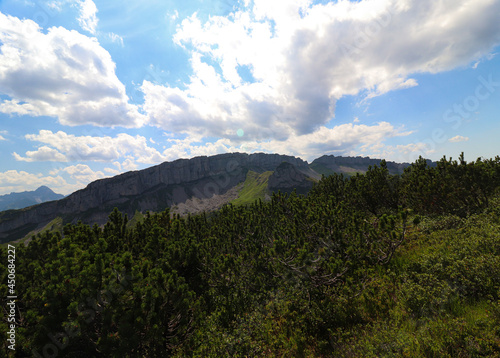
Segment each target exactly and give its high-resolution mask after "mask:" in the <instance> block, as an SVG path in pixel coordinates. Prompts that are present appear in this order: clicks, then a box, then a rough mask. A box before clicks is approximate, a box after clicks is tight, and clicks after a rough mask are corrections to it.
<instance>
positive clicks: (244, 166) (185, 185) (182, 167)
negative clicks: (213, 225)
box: [0, 153, 309, 242]
mask: <svg viewBox="0 0 500 358" xmlns="http://www.w3.org/2000/svg"><path fill="white" fill-rule="evenodd" d="M282 162H287V163H290V164H292V165H293V166H294V167H296V168H299V169H301V170H304V171H307V170H309V168H308V164H307V162H305V161H303V160H302V159H299V158H295V157H291V156H286V155H279V154H264V153H256V154H245V153H229V154H220V155H215V156H211V157H206V156H203V157H196V158H192V159H179V160H176V161H173V162H165V163H162V164H159V165H156V166H154V167H151V168H147V169H144V170H141V171H132V172H127V173H124V174H121V175H118V176H115V177H113V178H107V179H101V180H97V181H94V182H92V183H90V184H89V185H88V186H87V187H86V188H85V189H82V190H79V191H77V192H75V193H73V194H71V195H69V196H68V197H66V198H64V199H61V200H58V201H54V202H48V203H43V204H40V205H36V206H33V207H30V208H25V209H21V210H8V211H4V212H1V213H0V241H1V242H7V241H12V240H15V239H18V238H21V237H23V236H24V235H26V234H27V233H28V232H30V231H31V230H34V229H37V228H40V227H43V226H44V225H46V224H47V223H48V222H50V221H51V220H53V219H54V218H55V217H57V216H62V217H63V220H64V222H75V221H76V220H82V221H83V222H84V223H88V224H92V223H98V224H103V223H105V222H106V220H107V218H108V215H109V213H110V212H111V211H112V210H113V208H114V207H117V208H118V209H119V210H120V211H122V212H124V213H127V214H129V215H133V213H134V212H135V211H136V210H139V211H142V212H143V211H146V210H150V211H162V210H164V209H166V208H167V207H170V206H172V205H175V204H179V203H183V202H186V201H187V200H188V199H192V198H199V199H206V198H211V197H212V196H213V195H214V194H215V195H222V194H225V193H226V192H227V191H228V190H229V189H231V188H233V187H235V186H236V185H238V184H239V183H241V182H243V181H244V180H245V178H246V174H247V172H248V170H253V171H256V172H264V171H274V170H275V169H276V168H277V167H278V166H279V165H280V164H281V163H282Z"/></svg>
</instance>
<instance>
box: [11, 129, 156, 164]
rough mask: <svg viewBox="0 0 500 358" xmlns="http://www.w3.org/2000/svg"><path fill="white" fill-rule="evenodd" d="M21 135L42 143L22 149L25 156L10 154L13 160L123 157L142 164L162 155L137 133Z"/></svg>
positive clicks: (115, 158)
mask: <svg viewBox="0 0 500 358" xmlns="http://www.w3.org/2000/svg"><path fill="white" fill-rule="evenodd" d="M25 138H26V139H28V140H30V141H34V142H39V143H43V144H45V145H44V146H42V147H40V148H38V149H37V150H36V151H29V152H26V156H25V157H22V156H20V155H19V154H17V153H14V154H13V155H14V157H15V158H16V159H17V160H24V161H62V162H67V161H97V162H112V161H115V160H117V159H120V158H122V157H126V156H129V157H132V159H133V160H134V161H137V162H139V163H146V164H156V163H161V162H163V161H164V160H165V157H164V156H163V155H162V154H161V153H159V152H158V151H157V150H156V149H154V148H152V147H150V146H148V140H147V139H146V138H145V137H143V136H140V135H136V136H131V135H129V134H126V133H119V134H117V135H116V136H115V137H109V136H101V137H95V136H75V135H73V134H67V133H65V132H63V131H58V132H56V133H54V132H52V131H50V130H41V131H40V132H39V133H38V134H27V135H26V136H25Z"/></svg>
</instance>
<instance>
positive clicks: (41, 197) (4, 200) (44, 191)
mask: <svg viewBox="0 0 500 358" xmlns="http://www.w3.org/2000/svg"><path fill="white" fill-rule="evenodd" d="M62 198H64V195H61V194H56V193H54V192H53V191H52V190H50V189H49V188H47V187H46V186H41V187H39V188H38V189H37V190H34V191H25V192H22V193H10V194H7V195H0V211H4V210H10V209H22V208H25V207H28V206H31V205H36V204H40V203H44V202H46V201H51V200H59V199H62Z"/></svg>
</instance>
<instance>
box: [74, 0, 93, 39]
mask: <svg viewBox="0 0 500 358" xmlns="http://www.w3.org/2000/svg"><path fill="white" fill-rule="evenodd" d="M97 22H98V19H97V6H96V5H95V3H94V2H93V1H92V0H83V1H80V16H79V17H78V23H79V24H80V26H81V28H82V29H83V30H85V31H88V32H90V33H91V34H93V35H95V34H96V32H97Z"/></svg>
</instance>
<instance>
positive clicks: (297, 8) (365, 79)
mask: <svg viewBox="0 0 500 358" xmlns="http://www.w3.org/2000/svg"><path fill="white" fill-rule="evenodd" d="M245 4H246V5H247V7H244V8H243V9H240V10H239V11H235V12H233V13H232V14H230V15H229V16H227V17H217V16H215V17H210V18H209V20H208V21H207V22H202V21H201V20H200V18H199V17H198V15H197V14H194V15H192V16H191V17H189V18H187V19H184V20H183V21H182V23H181V25H180V26H179V27H178V31H177V33H176V35H175V37H174V41H175V42H176V43H177V44H178V45H180V46H182V47H184V48H185V49H186V50H187V51H189V52H190V53H191V65H192V68H193V75H192V76H191V78H190V81H189V82H188V83H186V86H185V88H183V89H181V88H177V87H171V86H163V85H158V84H153V83H151V82H148V81H144V82H143V84H142V87H141V88H142V91H143V92H144V95H145V102H144V107H143V108H144V110H145V112H146V113H147V114H148V115H149V117H150V120H151V124H153V125H156V126H158V127H161V128H164V129H168V130H171V131H175V132H184V133H190V134H197V135H204V136H214V137H225V138H230V139H232V140H234V139H235V137H234V133H235V131H236V130H237V129H239V128H241V129H243V130H244V132H245V134H246V138H248V139H252V140H260V141H263V140H267V139H277V140H279V141H285V140H287V139H288V138H293V137H294V136H301V135H307V134H311V133H315V132H316V131H318V130H319V129H320V128H321V127H322V126H325V125H326V124H327V123H328V122H329V121H330V120H332V118H333V117H334V115H335V105H336V102H337V101H338V100H339V99H340V98H342V97H344V96H347V95H360V94H361V95H363V96H364V97H365V98H367V99H369V98H372V97H374V96H379V95H382V94H384V93H387V92H389V91H393V90H400V89H405V88H409V87H413V86H417V85H418V83H417V81H416V80H415V79H414V78H412V77H411V76H412V75H413V74H416V73H437V72H441V71H446V70H451V69H453V68H456V67H458V66H464V65H467V64H469V63H471V62H474V61H478V60H480V59H481V58H483V57H484V56H486V55H487V54H488V53H489V52H491V50H492V49H493V48H494V46H495V45H497V44H498V43H499V42H500V23H499V22H498V19H497V16H496V14H498V13H500V2H498V1H491V0H464V1H461V2H460V4H459V5H457V3H456V1H453V0H443V1H439V2H436V1H433V0H405V1H399V0H364V1H359V2H354V1H352V2H351V1H347V0H339V1H335V2H329V3H327V4H312V2H311V1H309V0H287V1H285V0H280V1H273V2H270V1H267V0H254V1H253V2H245ZM243 72H246V73H250V77H251V78H250V79H249V78H248V76H244V75H243V74H242V73H243Z"/></svg>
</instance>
